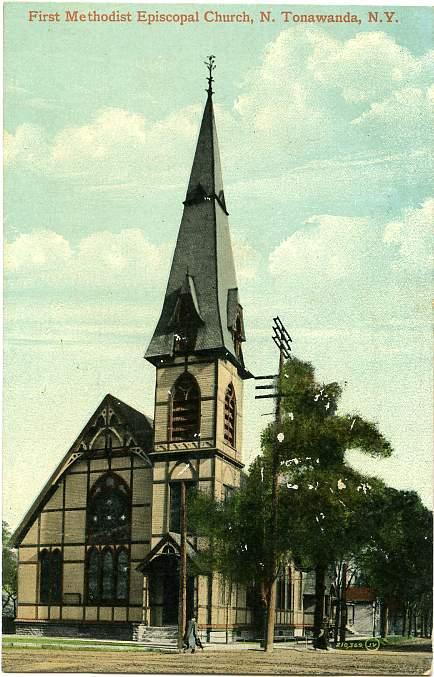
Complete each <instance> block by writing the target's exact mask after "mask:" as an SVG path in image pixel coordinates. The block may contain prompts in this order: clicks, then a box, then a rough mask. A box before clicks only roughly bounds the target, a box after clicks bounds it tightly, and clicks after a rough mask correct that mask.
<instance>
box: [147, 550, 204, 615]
mask: <svg viewBox="0 0 434 677" xmlns="http://www.w3.org/2000/svg"><path fill="white" fill-rule="evenodd" d="M178 596H179V558H178V557H176V556H175V555H160V556H159V557H156V558H155V559H154V560H153V561H152V564H151V566H150V572H149V605H150V607H151V625H154V626H155V625H157V626H161V625H177V623H178V608H179V603H178V602H179V600H178ZM193 613H194V578H193V576H189V577H188V578H187V619H189V618H191V616H192V615H193Z"/></svg>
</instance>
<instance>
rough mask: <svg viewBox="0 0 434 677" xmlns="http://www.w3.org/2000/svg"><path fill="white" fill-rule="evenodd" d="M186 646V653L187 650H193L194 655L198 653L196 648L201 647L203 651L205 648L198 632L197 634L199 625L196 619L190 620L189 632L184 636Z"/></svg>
mask: <svg viewBox="0 0 434 677" xmlns="http://www.w3.org/2000/svg"><path fill="white" fill-rule="evenodd" d="M184 646H185V649H184V651H186V650H187V649H191V653H194V652H195V651H196V647H197V646H198V647H200V648H201V649H202V651H203V646H202V642H201V641H200V638H199V635H198V632H197V623H196V619H195V618H194V617H193V618H190V620H189V621H188V626H187V631H186V633H185V636H184Z"/></svg>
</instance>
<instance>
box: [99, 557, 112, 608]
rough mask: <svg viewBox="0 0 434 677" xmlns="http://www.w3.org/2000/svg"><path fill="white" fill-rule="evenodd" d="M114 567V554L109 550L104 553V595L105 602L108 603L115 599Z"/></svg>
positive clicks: (102, 595)
mask: <svg viewBox="0 0 434 677" xmlns="http://www.w3.org/2000/svg"><path fill="white" fill-rule="evenodd" d="M113 593H114V566H113V552H112V550H111V549H110V548H109V549H107V550H104V551H103V553H102V593H101V598H102V601H103V602H108V601H109V600H111V599H113V597H114V594H113Z"/></svg>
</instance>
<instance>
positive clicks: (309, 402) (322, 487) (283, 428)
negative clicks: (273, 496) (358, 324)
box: [262, 359, 392, 637]
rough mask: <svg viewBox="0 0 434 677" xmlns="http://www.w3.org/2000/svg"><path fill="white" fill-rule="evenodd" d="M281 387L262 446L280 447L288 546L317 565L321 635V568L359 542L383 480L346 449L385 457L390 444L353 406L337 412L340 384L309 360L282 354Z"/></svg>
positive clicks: (276, 450) (277, 450)
mask: <svg viewBox="0 0 434 677" xmlns="http://www.w3.org/2000/svg"><path fill="white" fill-rule="evenodd" d="M279 387H280V392H281V393H282V410H283V420H282V422H281V423H280V424H278V426H277V427H276V424H274V423H273V424H270V425H269V426H268V427H267V428H266V430H265V431H264V433H263V435H262V448H263V452H264V455H265V456H266V457H271V455H272V454H273V453H278V455H279V461H280V469H281V484H280V486H281V488H280V495H279V504H280V506H281V513H282V510H284V511H286V525H285V527H284V533H285V535H286V538H287V541H286V547H287V550H291V552H292V554H293V556H294V558H295V560H296V561H299V562H303V563H304V564H305V566H310V567H312V568H314V570H315V580H316V589H315V614H314V634H315V636H316V637H318V636H319V634H320V630H321V627H322V622H323V608H324V596H325V578H326V573H327V571H328V569H329V568H330V567H331V566H332V565H333V564H334V562H335V561H336V560H337V559H341V558H345V557H348V556H349V555H350V554H352V553H353V552H354V551H355V550H357V549H358V548H360V547H361V546H362V545H363V543H364V541H365V539H366V538H367V537H368V535H369V523H370V522H371V521H372V519H373V517H374V510H375V502H374V503H373V502H372V500H371V498H370V496H371V495H372V494H374V493H375V492H374V489H375V491H377V490H379V488H380V486H381V483H379V482H378V481H377V480H374V479H372V478H369V479H368V478H364V477H363V476H362V475H361V474H359V473H357V472H356V471H355V470H353V469H352V468H351V467H350V466H349V465H348V464H347V463H346V461H345V454H346V451H347V450H349V449H359V450H361V451H363V452H365V453H367V454H369V455H370V456H374V457H375V456H377V457H384V456H389V455H390V454H391V453H392V449H391V447H390V444H389V442H388V441H387V440H386V439H385V438H384V437H383V435H382V434H381V433H380V432H379V430H378V428H377V426H376V424H374V423H372V422H370V421H366V420H364V419H363V418H362V417H361V416H360V415H358V414H353V415H350V414H347V415H338V414H337V408H338V402H339V399H340V396H341V394H342V389H341V387H340V385H339V384H338V383H336V382H333V383H328V384H324V383H319V382H318V381H316V379H315V372H314V368H313V366H312V365H311V364H310V363H307V362H302V361H301V360H298V359H293V360H291V361H289V362H287V363H286V364H285V367H284V371H283V374H282V378H281V379H280V384H279ZM374 484H375V487H374ZM377 485H378V486H377Z"/></svg>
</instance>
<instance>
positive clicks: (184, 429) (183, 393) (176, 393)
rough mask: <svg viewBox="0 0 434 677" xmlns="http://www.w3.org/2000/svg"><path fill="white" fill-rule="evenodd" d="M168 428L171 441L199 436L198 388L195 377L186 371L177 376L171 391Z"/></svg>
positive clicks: (193, 438) (192, 438)
mask: <svg viewBox="0 0 434 677" xmlns="http://www.w3.org/2000/svg"><path fill="white" fill-rule="evenodd" d="M169 428H170V431H169V432H170V439H171V440H172V442H181V441H187V440H196V439H198V438H199V434H200V390H199V386H198V384H197V381H196V379H195V378H194V377H193V376H192V375H191V374H189V373H187V372H186V373H185V374H182V376H180V377H179V378H178V380H177V381H176V383H175V385H174V388H173V391H172V407H171V417H170V426H169Z"/></svg>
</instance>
